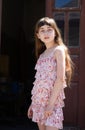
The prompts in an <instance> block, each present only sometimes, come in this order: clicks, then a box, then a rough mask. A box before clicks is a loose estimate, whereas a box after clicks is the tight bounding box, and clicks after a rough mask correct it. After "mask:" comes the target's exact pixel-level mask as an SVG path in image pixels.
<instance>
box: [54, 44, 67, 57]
mask: <svg viewBox="0 0 85 130" xmlns="http://www.w3.org/2000/svg"><path fill="white" fill-rule="evenodd" d="M60 55H65V48H64V46H57V47H56V49H55V56H60Z"/></svg>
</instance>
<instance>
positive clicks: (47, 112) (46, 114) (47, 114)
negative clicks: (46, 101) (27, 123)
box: [44, 105, 53, 118]
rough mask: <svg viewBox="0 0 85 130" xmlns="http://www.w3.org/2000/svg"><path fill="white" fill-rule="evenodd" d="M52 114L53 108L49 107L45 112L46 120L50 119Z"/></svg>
mask: <svg viewBox="0 0 85 130" xmlns="http://www.w3.org/2000/svg"><path fill="white" fill-rule="evenodd" d="M52 113H53V106H50V105H48V106H47V107H46V108H45V112H44V115H45V118H47V117H49V116H50V115H51V114H52Z"/></svg>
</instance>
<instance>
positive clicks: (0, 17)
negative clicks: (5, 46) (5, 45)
mask: <svg viewBox="0 0 85 130" xmlns="http://www.w3.org/2000/svg"><path fill="white" fill-rule="evenodd" d="M1 20H2V0H0V50H1Z"/></svg>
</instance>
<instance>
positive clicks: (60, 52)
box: [48, 48, 65, 106]
mask: <svg viewBox="0 0 85 130" xmlns="http://www.w3.org/2000/svg"><path fill="white" fill-rule="evenodd" d="M55 58H56V61H57V72H56V73H57V79H56V81H55V84H54V88H53V91H52V93H51V97H50V99H49V103H48V105H49V106H53V105H54V104H55V102H56V98H57V97H58V95H59V93H60V91H61V89H62V87H63V84H64V80H65V52H64V49H63V48H58V49H57V50H56V52H55Z"/></svg>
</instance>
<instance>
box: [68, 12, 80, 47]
mask: <svg viewBox="0 0 85 130" xmlns="http://www.w3.org/2000/svg"><path fill="white" fill-rule="evenodd" d="M79 27H80V13H78V12H72V13H70V14H69V46H79Z"/></svg>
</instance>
